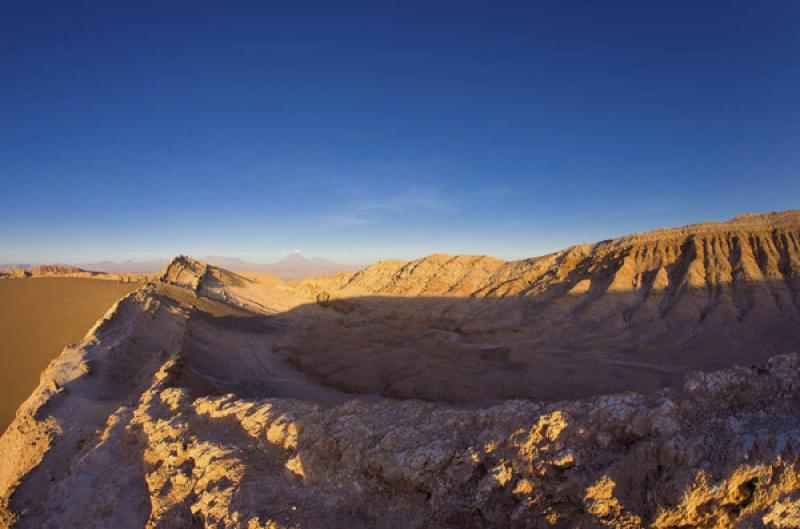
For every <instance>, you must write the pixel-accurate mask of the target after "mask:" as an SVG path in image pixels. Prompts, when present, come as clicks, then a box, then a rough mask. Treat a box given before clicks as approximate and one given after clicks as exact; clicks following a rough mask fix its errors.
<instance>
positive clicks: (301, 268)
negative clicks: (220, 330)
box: [203, 252, 363, 279]
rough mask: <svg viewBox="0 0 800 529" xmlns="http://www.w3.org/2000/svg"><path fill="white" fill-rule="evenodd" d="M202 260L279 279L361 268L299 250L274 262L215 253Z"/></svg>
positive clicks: (360, 266)
mask: <svg viewBox="0 0 800 529" xmlns="http://www.w3.org/2000/svg"><path fill="white" fill-rule="evenodd" d="M203 261H205V262H207V263H209V264H213V265H215V266H219V267H220V268H226V269H228V270H231V271H233V272H264V273H267V274H272V275H274V276H277V277H279V278H281V279H298V278H301V277H308V276H319V275H327V274H335V273H338V272H355V271H356V270H360V269H361V268H363V265H346V264H341V263H337V262H335V261H331V260H330V259H325V258H323V257H312V258H311V259H308V258H306V257H304V256H303V255H302V254H301V253H300V252H292V253H291V254H289V255H287V256H286V257H284V258H283V259H281V260H280V261H276V262H274V263H251V262H248V261H243V260H242V259H237V258H235V257H222V256H216V255H210V256H208V257H205V258H204V259H203Z"/></svg>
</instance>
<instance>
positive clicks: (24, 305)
mask: <svg viewBox="0 0 800 529" xmlns="http://www.w3.org/2000/svg"><path fill="white" fill-rule="evenodd" d="M138 286H139V284H138V283H119V282H116V281H102V280H97V279H83V278H72V277H68V278H62V277H52V278H27V279H3V280H0V431H3V430H5V429H6V426H8V423H9V422H10V421H11V419H12V418H13V417H14V412H15V411H16V409H17V407H19V405H20V403H21V402H22V401H23V400H25V398H26V397H27V396H28V395H30V393H31V391H33V389H34V388H35V387H36V384H37V383H38V381H39V373H41V371H42V369H44V367H45V366H46V365H47V364H48V363H49V362H50V361H51V360H52V359H53V358H55V357H56V356H57V355H58V353H60V352H61V350H62V349H63V348H64V347H65V346H66V345H68V344H69V343H72V342H76V341H78V340H80V339H81V338H83V336H84V335H85V334H86V332H87V331H88V330H89V329H90V328H91V327H92V325H93V324H94V322H95V321H97V320H98V319H99V318H100V316H102V315H103V313H105V311H106V310H108V308H109V307H110V306H111V304H112V303H114V302H115V301H116V300H117V299H119V298H121V297H122V296H124V295H125V294H127V293H128V292H131V291H132V290H135V289H136V288H137V287H138Z"/></svg>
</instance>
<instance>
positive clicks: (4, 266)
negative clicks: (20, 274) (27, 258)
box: [0, 263, 32, 272]
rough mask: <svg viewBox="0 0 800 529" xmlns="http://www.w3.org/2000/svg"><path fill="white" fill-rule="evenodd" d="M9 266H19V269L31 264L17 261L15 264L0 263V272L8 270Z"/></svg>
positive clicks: (28, 266)
mask: <svg viewBox="0 0 800 529" xmlns="http://www.w3.org/2000/svg"><path fill="white" fill-rule="evenodd" d="M11 268H21V269H24V270H27V269H28V268H32V265H30V264H27V263H25V264H19V263H17V264H0V272H2V271H3V270H9V269H11Z"/></svg>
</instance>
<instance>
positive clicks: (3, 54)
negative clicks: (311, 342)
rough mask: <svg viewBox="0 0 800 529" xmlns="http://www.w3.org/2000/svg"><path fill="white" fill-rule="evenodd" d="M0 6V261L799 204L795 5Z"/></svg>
mask: <svg viewBox="0 0 800 529" xmlns="http://www.w3.org/2000/svg"><path fill="white" fill-rule="evenodd" d="M499 3H501V4H503V7H498V6H497V5H495V4H498V3H496V2H483V1H482V2H475V3H472V2H465V1H457V2H451V3H446V2H418V3H414V2H398V3H384V2H364V3H353V4H345V3H342V2H323V3H319V4H310V3H302V2H281V3H273V4H270V3H268V2H252V3H249V2H221V1H214V2H196V1H193V2H185V3H184V2H163V1H160V2H154V3H146V2H127V3H123V2H106V1H102V2H52V3H48V2H36V1H20V2H3V3H2V5H0V184H2V187H0V196H1V197H2V200H0V262H8V261H19V260H22V261H33V262H36V261H62V262H70V261H72V262H76V261H78V262H79V261H86V260H94V259H100V258H110V259H122V258H134V259H143V258H151V257H169V256H171V255H173V254H176V253H178V252H188V253H191V254H194V255H207V254H218V255H219V254H221V255H235V256H239V257H242V258H247V259H253V260H271V259H274V258H276V257H280V256H281V255H282V254H285V253H286V252H288V251H290V250H292V249H295V248H298V249H300V250H301V251H303V253H305V254H307V255H324V256H327V257H330V258H334V259H339V260H342V261H349V262H366V261H371V260H374V259H378V258H387V257H408V258H410V257H416V256H420V255H424V254H427V253H431V252H434V251H444V252H450V253H462V252H463V253H487V254H493V255H497V256H500V257H508V258H511V257H523V256H531V255H538V254H542V253H545V252H548V251H551V250H555V249H558V248H560V247H563V246H567V245H569V244H573V243H578V242H584V241H593V240H599V239H604V238H608V237H612V236H616V235H622V234H625V233H628V232H632V231H639V230H645V229H650V228H656V227H661V226H669V225H678V224H685V223H688V222H696V221H703V220H721V219H725V218H728V217H731V216H733V215H735V214H737V213H742V212H763V211H770V210H782V209H791V208H796V207H799V206H800V2H797V1H794V0H791V1H785V2H750V1H748V2H729V1H719V2H706V1H696V0H693V1H689V2H676V1H669V2H662V3H661V5H660V7H654V6H655V5H656V2H641V1H638V0H637V1H630V2H592V1H564V0H558V1H553V2H520V3H505V2H499Z"/></svg>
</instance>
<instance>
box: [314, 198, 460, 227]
mask: <svg viewBox="0 0 800 529" xmlns="http://www.w3.org/2000/svg"><path fill="white" fill-rule="evenodd" d="M453 207H454V204H453V203H452V201H450V200H447V199H446V198H444V197H443V196H442V195H440V194H438V193H435V192H431V191H419V192H413V193H403V194H398V195H393V196H380V197H371V198H362V199H358V200H353V201H352V202H351V203H350V204H349V205H348V206H347V207H345V208H343V209H342V210H340V211H337V212H335V213H332V214H330V215H322V216H319V217H316V219H317V220H319V221H322V222H328V223H331V224H338V225H341V226H358V225H363V224H368V223H370V222H375V221H376V220H379V219H380V217H381V215H382V214H397V213H408V212H419V211H428V212H437V211H439V212H443V211H451V210H452V209H453Z"/></svg>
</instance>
